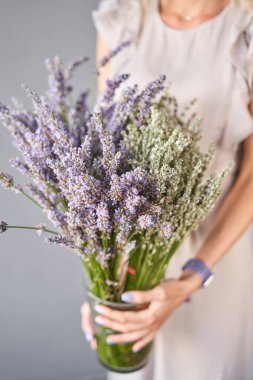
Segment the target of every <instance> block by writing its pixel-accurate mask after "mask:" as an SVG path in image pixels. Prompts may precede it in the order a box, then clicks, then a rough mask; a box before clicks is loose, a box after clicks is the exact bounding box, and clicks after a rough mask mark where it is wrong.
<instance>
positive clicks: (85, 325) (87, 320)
mask: <svg viewBox="0 0 253 380" xmlns="http://www.w3.org/2000/svg"><path fill="white" fill-rule="evenodd" d="M80 312H81V317H82V321H81V328H82V330H83V332H84V334H85V338H86V340H87V341H88V342H90V345H91V348H92V349H93V350H95V349H96V348H97V343H96V339H95V338H94V328H93V325H92V321H91V311H90V305H89V304H88V303H87V302H85V303H84V304H83V305H82V306H81V309H80Z"/></svg>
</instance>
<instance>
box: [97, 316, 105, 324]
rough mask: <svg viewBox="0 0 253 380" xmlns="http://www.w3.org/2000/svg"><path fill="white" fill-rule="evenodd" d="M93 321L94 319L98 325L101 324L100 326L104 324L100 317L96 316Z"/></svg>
mask: <svg viewBox="0 0 253 380" xmlns="http://www.w3.org/2000/svg"><path fill="white" fill-rule="evenodd" d="M95 321H96V322H97V323H98V324H99V325H102V326H103V324H104V321H103V320H102V318H101V317H96V318H95Z"/></svg>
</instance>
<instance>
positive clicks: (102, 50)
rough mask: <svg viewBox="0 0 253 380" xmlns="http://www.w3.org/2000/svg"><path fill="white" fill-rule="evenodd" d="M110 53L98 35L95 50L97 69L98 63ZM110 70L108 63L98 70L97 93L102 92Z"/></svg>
mask: <svg viewBox="0 0 253 380" xmlns="http://www.w3.org/2000/svg"><path fill="white" fill-rule="evenodd" d="M109 52H110V49H109V47H108V46H107V44H106V42H105V41H104V39H103V37H102V36H101V35H100V34H98V35H97V48H96V62H97V67H98V66H99V62H100V61H101V59H102V58H103V57H104V56H106V55H108V54H109ZM110 69H111V64H110V62H109V63H107V64H106V65H105V66H103V67H101V68H99V73H100V75H99V76H98V83H97V84H98V92H101V91H103V89H104V86H105V81H106V79H107V78H108V77H109V73H110Z"/></svg>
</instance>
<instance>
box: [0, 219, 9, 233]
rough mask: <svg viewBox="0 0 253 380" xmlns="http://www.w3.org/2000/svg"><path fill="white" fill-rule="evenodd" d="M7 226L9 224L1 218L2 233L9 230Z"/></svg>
mask: <svg viewBox="0 0 253 380" xmlns="http://www.w3.org/2000/svg"><path fill="white" fill-rule="evenodd" d="M7 228H8V224H7V223H6V222H5V221H4V220H1V221H0V234H2V233H3V232H5V231H7Z"/></svg>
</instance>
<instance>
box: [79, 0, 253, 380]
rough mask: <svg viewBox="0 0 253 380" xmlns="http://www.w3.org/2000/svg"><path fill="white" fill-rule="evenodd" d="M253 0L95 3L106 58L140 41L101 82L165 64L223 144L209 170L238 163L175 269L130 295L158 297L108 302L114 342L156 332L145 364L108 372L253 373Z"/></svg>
mask: <svg viewBox="0 0 253 380" xmlns="http://www.w3.org/2000/svg"><path fill="white" fill-rule="evenodd" d="M251 3H252V1H248V2H247V4H246V2H245V1H244V2H240V3H239V2H238V3H235V2H229V1H227V0H224V1H223V0H160V1H159V0H149V1H138V0H121V1H117V0H104V1H102V2H101V4H100V7H99V9H98V11H96V12H94V20H95V24H96V27H97V29H98V44H97V46H98V49H97V52H98V59H99V58H100V57H101V56H103V55H104V54H106V53H108V50H109V49H111V48H114V47H116V46H117V45H118V44H119V43H120V42H121V41H123V40H126V39H128V38H130V39H131V40H132V44H131V46H130V47H129V48H126V49H125V50H124V51H122V52H121V53H120V54H119V55H118V56H117V57H115V59H114V60H113V61H112V63H111V64H110V66H109V67H108V68H107V69H105V71H104V72H103V73H102V75H101V76H100V79H99V88H100V90H101V89H102V88H103V85H104V80H105V78H106V77H107V76H114V75H116V74H118V73H119V72H127V73H130V74H131V79H130V82H128V83H129V84H133V83H138V84H139V85H140V86H144V85H145V84H146V83H147V82H149V81H150V80H153V79H155V78H156V77H157V76H158V75H159V74H166V76H167V79H168V80H169V81H170V82H171V83H172V86H171V93H172V94H173V95H175V96H176V97H177V99H178V101H179V104H181V105H182V106H183V105H185V104H186V103H187V102H188V101H189V100H190V99H192V98H197V99H198V101H197V105H196V112H197V113H198V114H199V115H200V116H201V117H202V118H203V123H202V127H203V138H202V141H201V146H202V148H203V149H205V148H206V147H207V145H208V143H209V142H210V140H212V141H214V142H215V144H216V147H217V155H216V159H215V161H214V163H213V165H212V167H211V168H210V170H219V169H221V168H223V167H224V166H225V165H226V164H227V163H228V162H229V161H231V160H234V161H235V163H236V165H235V167H234V169H233V170H232V172H231V173H230V175H229V176H228V177H227V178H226V181H225V182H224V184H223V188H222V196H221V198H220V200H219V202H218V204H217V206H216V208H215V210H214V211H213V212H212V214H211V215H210V216H209V217H208V218H207V220H206V221H205V222H204V223H203V224H202V225H201V226H200V228H199V229H198V230H197V231H196V232H194V233H193V234H192V235H191V236H189V237H188V238H187V239H186V240H185V242H184V243H183V245H182V246H181V248H180V250H179V251H178V252H177V254H176V255H175V256H174V257H173V259H172V260H171V263H170V265H169V267H168V270H167V273H166V278H167V279H169V280H166V281H164V283H162V284H161V285H159V286H157V287H156V288H154V289H153V290H151V291H146V292H139V291H135V292H131V293H127V294H125V298H124V300H125V301H130V300H131V301H132V302H146V301H147V302H150V307H149V309H148V310H147V311H142V312H132V313H130V314H128V315H127V317H126V316H125V315H124V313H123V312H114V311H112V310H110V309H108V308H105V307H101V308H100V313H101V315H100V318H99V319H98V323H101V324H103V325H105V326H108V327H110V328H112V329H114V330H116V331H119V333H118V334H117V335H114V336H112V337H109V341H110V342H111V343H118V342H129V341H130V342H133V350H139V349H140V348H141V347H143V346H145V345H146V344H147V343H148V342H149V341H151V340H153V339H155V344H154V350H153V353H152V360H150V362H149V364H148V366H147V367H145V368H144V369H143V370H141V371H138V372H136V373H134V374H130V375H119V374H110V375H109V377H110V379H121V378H124V379H132V380H133V379H136V380H137V379H138V380H141V379H143V380H144V379H145V380H184V379H187V380H252V379H253V323H252V320H253V255H252V234H251V231H250V228H249V227H250V223H251V221H252V216H253V119H252V114H253V101H251V91H252V88H253V11H252V10H251V9H253V7H252V5H251ZM252 99H253V98H252ZM194 257H195V258H198V259H200V260H201V262H202V263H204V264H203V265H205V266H206V268H209V269H211V270H212V269H213V270H214V274H215V279H214V281H213V283H212V284H211V285H210V287H208V289H205V290H203V289H200V288H201V281H202V277H201V275H200V274H199V273H197V271H196V270H194V269H192V270H190V269H188V270H184V271H181V267H182V265H183V264H184V263H185V262H186V261H187V260H188V259H189V258H194ZM189 296H192V300H191V302H187V303H186V302H185V300H186V299H187V298H188V297H189ZM81 312H82V328H83V330H84V332H85V333H86V336H87V337H88V339H90V340H91V344H92V346H93V348H94V347H95V341H94V339H93V338H92V334H93V330H92V326H91V324H90V320H89V308H88V306H87V305H86V304H84V305H83V307H82V308H81Z"/></svg>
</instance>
